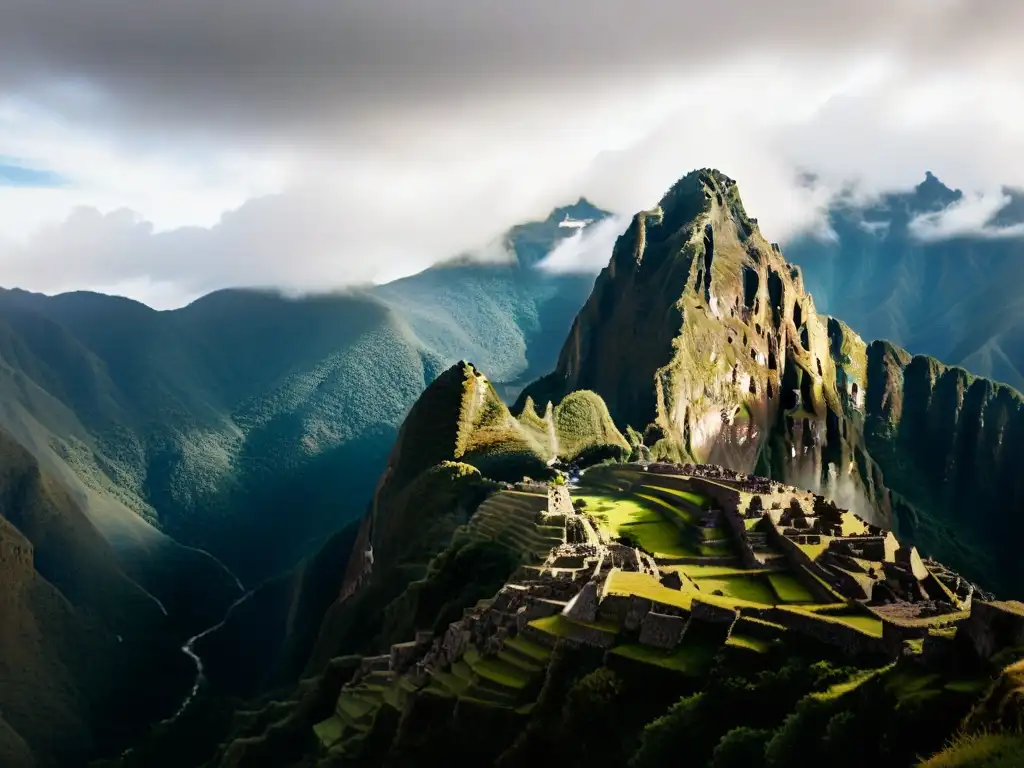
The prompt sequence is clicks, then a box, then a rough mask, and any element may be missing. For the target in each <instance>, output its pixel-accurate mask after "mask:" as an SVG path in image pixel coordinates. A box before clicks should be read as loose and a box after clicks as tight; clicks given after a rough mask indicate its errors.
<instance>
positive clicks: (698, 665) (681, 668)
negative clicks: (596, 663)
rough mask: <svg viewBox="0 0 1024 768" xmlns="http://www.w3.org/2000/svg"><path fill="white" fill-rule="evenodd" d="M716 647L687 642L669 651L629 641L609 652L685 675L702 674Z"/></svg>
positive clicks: (716, 649)
mask: <svg viewBox="0 0 1024 768" xmlns="http://www.w3.org/2000/svg"><path fill="white" fill-rule="evenodd" d="M717 651H718V647H717V646H716V645H714V644H712V643H703V642H699V641H698V642H687V641H686V640H684V641H683V643H682V645H680V646H679V647H678V648H674V649H672V650H671V651H666V650H662V649H660V648H651V647H648V646H646V645H640V644H635V643H629V644H625V645H617V646H615V648H613V649H612V650H611V651H610V652H611V653H614V654H615V655H617V656H622V657H624V658H627V659H630V660H632V661H639V662H641V663H643V664H654V665H656V666H659V667H664V668H665V669H671V670H672V671H674V672H682V673H683V674H687V675H702V674H704V673H705V672H706V671H707V668H708V664H710V663H711V660H712V659H713V658H714V656H715V653H717Z"/></svg>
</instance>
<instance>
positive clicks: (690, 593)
mask: <svg viewBox="0 0 1024 768" xmlns="http://www.w3.org/2000/svg"><path fill="white" fill-rule="evenodd" d="M711 591H712V590H708V591H705V590H704V589H703V588H701V589H700V590H691V589H689V588H688V587H687V586H686V585H685V583H684V587H683V589H681V590H679V589H669V588H668V587H665V586H662V585H661V584H660V583H659V582H658V580H657V579H655V578H654V577H653V576H650V575H648V574H646V573H637V572H636V571H612V573H611V574H610V575H609V576H608V580H607V582H605V593H606V594H608V595H626V596H628V595H637V596H638V597H645V598H647V599H648V600H653V601H655V602H658V603H664V604H666V605H673V606H675V607H677V608H682V609H683V610H686V611H688V610H690V606H691V605H692V604H693V600H694V598H697V599H699V600H701V601H702V602H705V603H710V604H712V605H718V606H722V607H725V608H743V607H747V608H764V607H765V603H758V602H754V601H753V600H748V599H746V598H742V597H737V596H731V595H713V594H711Z"/></svg>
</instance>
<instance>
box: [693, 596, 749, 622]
mask: <svg viewBox="0 0 1024 768" xmlns="http://www.w3.org/2000/svg"><path fill="white" fill-rule="evenodd" d="M739 615H740V612H739V611H738V610H736V609H735V608H726V607H724V606H720V605H712V604H711V603H705V602H704V601H703V600H700V599H698V598H694V600H693V603H692V604H691V605H690V617H691V618H692V619H693V620H694V621H703V622H705V623H707V624H725V625H728V626H730V627H731V626H732V625H733V624H734V623H735V622H736V619H737V618H738V617H739Z"/></svg>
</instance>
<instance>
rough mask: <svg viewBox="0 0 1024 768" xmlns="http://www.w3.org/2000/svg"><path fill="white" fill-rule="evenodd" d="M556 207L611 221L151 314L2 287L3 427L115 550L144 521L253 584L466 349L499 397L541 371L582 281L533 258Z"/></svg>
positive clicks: (281, 559)
mask: <svg viewBox="0 0 1024 768" xmlns="http://www.w3.org/2000/svg"><path fill="white" fill-rule="evenodd" d="M566 214H569V215H573V216H580V215H587V216H593V217H595V218H600V217H603V216H604V215H605V214H603V213H602V212H600V211H597V209H594V208H593V207H592V206H590V205H589V204H587V203H586V202H585V201H581V202H579V203H577V204H576V205H574V206H570V207H569V208H566V209H559V210H557V211H554V212H553V213H552V214H551V216H550V217H549V218H548V219H547V220H545V221H541V222H534V223H531V224H525V225H521V226H520V227H517V228H515V229H514V230H512V231H511V232H510V233H509V234H508V236H507V238H506V239H507V244H508V246H509V247H510V248H511V249H512V251H511V253H512V255H513V261H512V262H510V263H503V264H487V265H481V264H474V263H466V262H462V263H451V264H446V265H441V266H438V267H435V268H432V269H429V270H427V271H425V272H423V273H420V274H419V275H415V276H412V277H409V278H405V279H403V280H399V281H396V282H394V283H391V284H389V285H385V286H380V287H378V288H373V289H361V290H353V291H348V292H343V293H338V294H333V295H326V296H316V297H307V298H302V299H288V298H285V297H282V296H279V295H275V294H270V293H260V292H254V291H221V292H218V293H214V294H211V295H209V296H206V297H204V298H203V299H200V300H198V301H196V302H195V303H193V304H191V305H190V306H188V307H185V308H183V309H180V310H175V311H170V312H156V311H153V310H151V309H149V308H147V307H145V306H143V305H141V304H138V303H136V302H132V301H129V300H127V299H119V298H114V297H108V296H102V295H98V294H88V293H75V294H65V295H61V296H55V297H52V298H48V297H45V296H39V295H34V294H28V293H25V292H22V291H4V292H0V386H3V387H6V388H7V389H6V391H7V392H8V395H7V397H8V401H9V402H10V403H11V406H10V407H8V408H7V409H4V410H3V411H2V412H0V426H5V427H6V428H8V429H9V431H10V432H11V433H12V434H14V435H15V436H16V437H17V438H18V439H19V440H20V441H21V442H22V443H24V444H25V445H27V446H29V447H30V449H31V450H32V451H33V452H34V453H35V454H36V455H37V456H39V457H40V460H43V461H46V462H48V465H49V466H50V467H51V470H52V471H53V472H55V473H56V474H57V475H58V476H61V477H64V478H66V479H67V480H68V482H69V483H70V484H72V485H74V486H75V487H76V489H78V491H77V492H79V493H80V494H81V495H83V496H87V497H88V500H87V503H86V502H83V503H85V506H86V509H87V511H88V512H89V514H90V517H91V519H93V520H94V522H95V523H96V524H97V526H98V527H99V528H100V529H101V531H102V532H103V533H104V535H106V536H107V537H108V538H109V539H110V540H111V541H113V542H115V543H116V544H118V551H119V553H121V556H122V557H123V558H125V560H126V561H127V560H131V559H132V558H136V559H137V553H138V550H139V547H138V543H139V542H138V539H139V536H140V535H142V534H141V533H140V531H141V530H142V528H147V529H148V528H149V526H143V525H141V523H142V520H144V521H146V522H147V523H149V524H151V526H153V527H156V528H158V529H159V530H160V531H163V532H164V533H166V534H169V535H170V536H171V537H172V538H173V539H174V540H176V541H178V542H180V543H182V544H185V545H187V546H189V547H193V548H198V549H200V550H205V551H209V552H211V553H212V554H213V555H215V556H216V557H217V558H219V559H220V560H221V561H222V562H224V563H225V564H226V565H227V566H228V567H229V568H230V569H231V570H232V571H234V572H235V573H237V574H238V575H239V577H240V578H241V579H243V581H245V582H247V583H258V582H259V581H260V580H262V579H264V578H266V577H268V576H272V575H274V574H277V573H280V572H282V571H284V570H286V569H287V568H289V567H290V566H291V565H293V564H294V563H296V562H298V561H299V560H300V559H301V558H303V557H304V556H305V555H307V554H309V553H311V552H313V551H315V549H316V548H317V545H318V544H319V543H320V542H321V541H323V540H324V539H325V538H326V537H327V536H328V535H330V534H331V533H332V532H333V531H335V530H337V529H338V527H339V526H341V525H343V524H344V523H345V522H346V521H348V520H351V519H354V518H356V517H358V516H359V515H361V514H362V512H363V511H364V509H365V505H366V503H367V502H368V501H369V499H370V497H371V494H372V492H373V482H374V478H375V477H376V476H377V475H378V474H379V472H380V470H381V468H382V467H383V466H384V463H385V460H386V457H387V455H388V451H389V449H390V447H391V444H392V442H393V440H394V438H395V435H396V431H397V427H398V425H399V424H400V422H401V420H402V417H403V416H404V415H405V413H406V412H407V411H408V409H409V407H410V406H411V405H412V403H413V402H414V401H415V400H416V398H417V396H418V395H419V393H420V392H422V391H423V388H424V387H425V386H426V385H427V384H428V383H429V382H430V381H432V380H433V379H434V377H435V376H437V374H438V373H439V372H440V371H442V370H444V369H445V368H446V367H447V366H449V365H451V364H452V363H454V362H455V361H456V360H459V359H462V358H466V359H473V360H475V361H478V362H479V363H481V364H486V365H487V366H488V367H489V369H491V370H494V371H496V375H495V379H494V381H495V386H496V387H498V389H499V390H500V391H501V393H503V394H505V395H509V394H514V393H515V392H517V391H518V388H519V387H521V386H522V384H523V383H524V382H525V381H526V380H528V379H529V378H532V377H533V376H535V375H536V373H537V372H538V371H540V370H544V369H546V368H547V367H548V366H550V364H551V362H552V360H553V356H554V354H555V351H556V349H557V345H558V343H560V340H561V338H562V336H563V335H564V333H565V331H566V329H567V328H568V325H569V323H570V322H571V318H572V316H573V314H574V313H575V311H576V310H577V309H578V308H579V306H580V304H582V302H583V300H584V298H585V296H586V294H587V293H588V292H589V288H590V283H591V280H590V279H589V278H587V277H584V276H577V275H568V276H555V275H548V274H545V273H543V272H541V271H539V270H537V269H534V268H533V266H534V265H535V263H536V261H537V260H538V259H539V258H540V257H542V256H543V254H545V253H547V251H549V250H550V248H551V247H552V246H553V245H554V243H555V242H557V241H558V240H559V239H561V238H563V237H567V236H568V235H569V232H570V231H571V230H567V229H565V228H559V227H558V221H560V220H561V218H562V217H563V216H564V215H566ZM270 541H272V542H273V543H274V546H273V547H268V546H266V543H267V542H270ZM254 553H258V556H254ZM160 597H161V599H164V597H163V596H160Z"/></svg>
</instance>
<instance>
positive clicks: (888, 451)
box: [864, 341, 1024, 594]
mask: <svg viewBox="0 0 1024 768" xmlns="http://www.w3.org/2000/svg"><path fill="white" fill-rule="evenodd" d="M865 358H866V361H867V392H866V397H865V405H864V432H865V436H866V441H867V442H866V444H867V446H868V449H869V450H870V452H871V455H872V456H873V457H874V458H875V459H876V460H877V461H878V462H879V464H880V465H881V467H882V469H883V471H884V473H885V478H886V483H887V485H888V486H889V487H890V488H892V489H893V490H894V491H896V492H898V494H899V501H898V503H897V504H895V505H894V506H895V518H896V523H897V525H898V526H899V528H900V532H901V533H902V534H903V535H905V536H907V537H908V538H910V539H912V540H915V541H918V542H920V544H921V546H922V549H923V551H925V552H926V553H928V554H932V555H934V556H936V557H938V558H940V559H946V560H948V561H950V562H956V563H957V564H958V565H960V567H961V569H962V570H963V571H964V572H965V573H966V574H968V575H969V576H971V577H972V578H975V579H980V580H981V581H982V582H983V583H986V584H990V585H993V587H994V588H995V589H996V591H997V592H1002V593H1004V594H1020V586H1019V585H1020V584H1021V583H1024V582H1022V580H1024V560H1022V559H1021V557H1020V552H1019V542H1020V540H1021V536H1022V535H1024V473H1022V472H1021V471H1020V462H1021V457H1022V456H1024V398H1022V397H1021V395H1020V393H1018V392H1016V391H1015V390H1013V389H1011V388H1010V387H1007V386H1004V385H1002V384H995V383H993V382H991V381H989V380H988V379H980V378H975V377H973V376H970V375H969V374H968V373H967V372H966V371H964V370H963V369H961V368H949V367H946V366H944V365H942V364H941V363H939V362H937V361H936V360H934V359H932V358H929V357H924V356H914V357H912V356H911V355H909V354H907V353H906V352H904V351H903V350H901V349H899V348H897V347H894V346H893V345H891V344H889V343H888V342H881V341H876V342H872V343H871V344H870V345H868V346H867V347H866V349H865ZM936 520H938V521H941V523H942V524H944V525H945V526H946V530H945V531H941V530H940V531H936V526H935V521H936ZM952 531H956V534H955V535H950V534H951V532H952ZM965 561H966V563H967V564H966V565H965V564H964V563H965Z"/></svg>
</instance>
